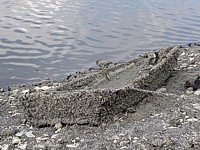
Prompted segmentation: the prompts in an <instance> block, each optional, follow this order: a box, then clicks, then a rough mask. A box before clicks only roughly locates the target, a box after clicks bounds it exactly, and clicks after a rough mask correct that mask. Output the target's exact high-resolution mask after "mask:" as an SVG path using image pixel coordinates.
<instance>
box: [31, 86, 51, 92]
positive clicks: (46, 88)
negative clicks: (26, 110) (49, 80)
mask: <svg viewBox="0 0 200 150" xmlns="http://www.w3.org/2000/svg"><path fill="white" fill-rule="evenodd" d="M51 88H52V87H50V86H43V87H38V86H37V87H35V88H34V89H35V90H37V91H39V90H42V91H47V90H49V89H51Z"/></svg>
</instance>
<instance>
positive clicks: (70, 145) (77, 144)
mask: <svg viewBox="0 0 200 150" xmlns="http://www.w3.org/2000/svg"><path fill="white" fill-rule="evenodd" d="M79 145H80V144H79V143H74V144H67V145H66V147H68V148H76V147H78V146H79Z"/></svg>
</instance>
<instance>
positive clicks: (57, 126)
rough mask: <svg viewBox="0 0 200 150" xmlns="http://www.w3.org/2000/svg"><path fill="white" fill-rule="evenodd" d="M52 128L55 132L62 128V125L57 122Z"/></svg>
mask: <svg viewBox="0 0 200 150" xmlns="http://www.w3.org/2000/svg"><path fill="white" fill-rule="evenodd" d="M54 128H55V129H56V130H58V129H60V128H62V123H60V122H59V123H56V124H55V126H54Z"/></svg>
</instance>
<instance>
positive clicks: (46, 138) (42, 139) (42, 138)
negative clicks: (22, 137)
mask: <svg viewBox="0 0 200 150" xmlns="http://www.w3.org/2000/svg"><path fill="white" fill-rule="evenodd" d="M48 139H49V138H48V137H37V138H36V140H37V141H46V140H48Z"/></svg>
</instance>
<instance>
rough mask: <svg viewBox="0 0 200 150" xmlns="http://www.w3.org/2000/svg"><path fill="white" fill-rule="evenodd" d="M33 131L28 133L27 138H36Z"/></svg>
mask: <svg viewBox="0 0 200 150" xmlns="http://www.w3.org/2000/svg"><path fill="white" fill-rule="evenodd" d="M32 132H33V131H31V130H30V131H28V132H26V136H27V137H29V138H34V137H35V135H34V134H33V133H32Z"/></svg>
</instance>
